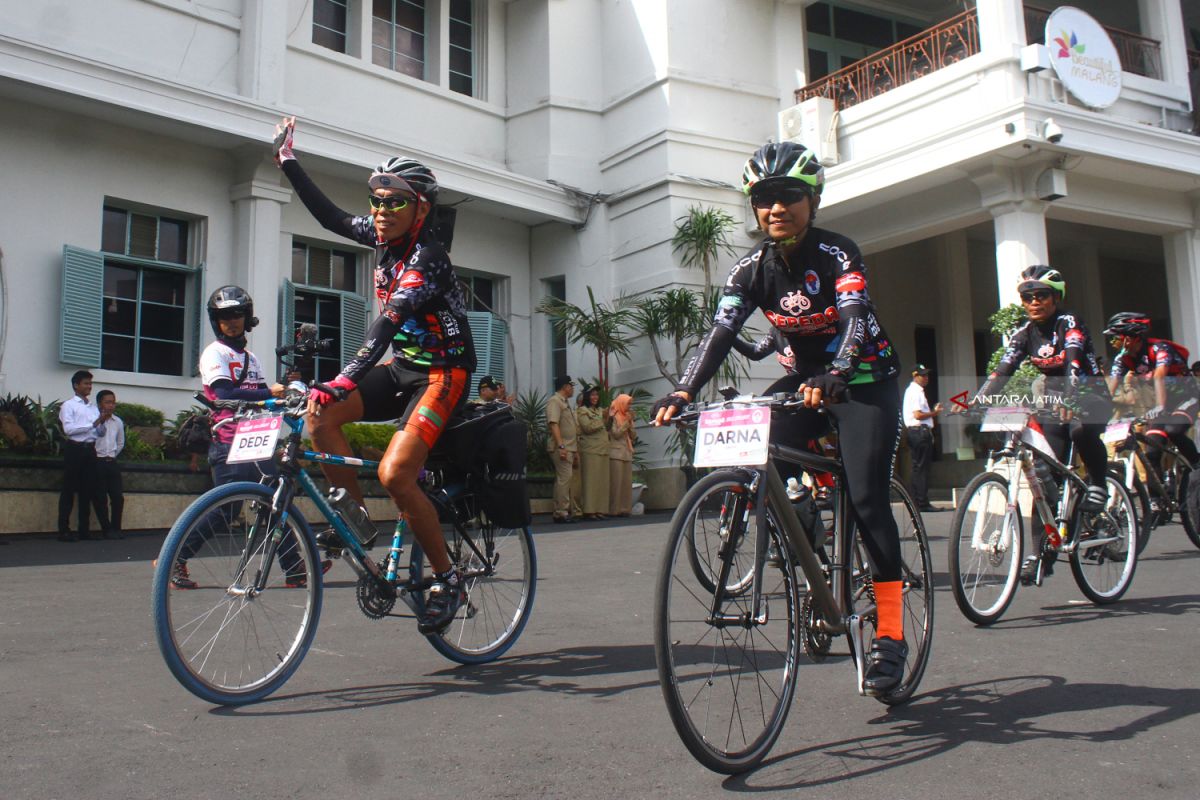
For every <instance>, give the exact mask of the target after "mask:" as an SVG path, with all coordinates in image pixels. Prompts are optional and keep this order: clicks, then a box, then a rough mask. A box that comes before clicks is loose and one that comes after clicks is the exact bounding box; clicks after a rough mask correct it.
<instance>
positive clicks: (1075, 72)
mask: <svg viewBox="0 0 1200 800" xmlns="http://www.w3.org/2000/svg"><path fill="white" fill-rule="evenodd" d="M1046 42H1047V45H1048V47H1049V48H1050V54H1051V56H1052V58H1051V59H1050V63H1051V65H1052V66H1053V67H1054V73H1055V74H1056V75H1057V76H1058V79H1059V80H1060V81H1062V84H1063V86H1064V87H1065V88H1066V90H1067V91H1068V92H1070V93H1071V94H1072V95H1073V96H1074V97H1075V98H1076V99H1078V100H1079V101H1080V102H1081V103H1083V104H1084V105H1086V106H1089V107H1091V108H1108V107H1109V106H1111V105H1112V104H1113V103H1115V102H1116V101H1117V98H1118V97H1120V96H1121V59H1120V56H1118V55H1117V48H1116V47H1114V46H1113V43H1112V39H1110V38H1109V36H1108V31H1106V30H1104V27H1103V26H1102V25H1101V24H1100V23H1099V22H1096V20H1095V19H1093V18H1092V17H1091V15H1089V14H1087V13H1086V12H1083V11H1080V10H1079V9H1078V8H1072V7H1071V6H1060V7H1059V8H1056V9H1055V10H1054V11H1053V12H1052V13H1051V14H1050V17H1049V18H1048V19H1047V20H1046Z"/></svg>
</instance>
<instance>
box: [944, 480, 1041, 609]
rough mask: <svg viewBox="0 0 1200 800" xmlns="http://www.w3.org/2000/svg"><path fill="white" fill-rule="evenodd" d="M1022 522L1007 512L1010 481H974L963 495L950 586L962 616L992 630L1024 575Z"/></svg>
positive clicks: (952, 549) (955, 529) (954, 531)
mask: <svg viewBox="0 0 1200 800" xmlns="http://www.w3.org/2000/svg"><path fill="white" fill-rule="evenodd" d="M1023 526H1024V522H1023V521H1022V519H1021V513H1020V509H1017V508H1014V509H1011V513H1010V509H1009V507H1008V481H1007V480H1005V479H1004V478H1003V477H1001V476H1000V475H997V474H996V473H994V472H985V473H983V474H981V475H976V476H975V477H974V478H973V479H972V480H971V482H970V483H968V484H967V488H965V489H964V490H963V494H962V500H961V501H960V502H959V504H958V508H957V509H956V510H955V512H954V521H953V522H952V523H951V525H950V543H949V544H950V586H951V588H952V589H953V591H954V602H956V603H957V604H958V609H959V610H960V611H962V613H963V616H964V617H966V618H967V619H969V620H971V622H974V623H975V624H976V625H991V624H992V623H993V622H995V621H996V620H998V619H1000V617H1001V615H1002V614H1004V612H1005V611H1007V610H1008V606H1009V604H1010V603H1012V601H1013V597H1015V596H1016V593H1017V584H1018V581H1019V579H1020V573H1021V548H1022V546H1023V541H1024V531H1023V530H1022V528H1023Z"/></svg>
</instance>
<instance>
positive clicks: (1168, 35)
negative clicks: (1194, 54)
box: [1138, 0, 1189, 87]
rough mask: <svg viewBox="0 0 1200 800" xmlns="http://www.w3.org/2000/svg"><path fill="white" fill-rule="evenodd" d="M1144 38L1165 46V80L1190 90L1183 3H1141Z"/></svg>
mask: <svg viewBox="0 0 1200 800" xmlns="http://www.w3.org/2000/svg"><path fill="white" fill-rule="evenodd" d="M1138 17H1139V21H1140V23H1141V26H1142V35H1143V36H1148V37H1150V38H1151V39H1157V40H1158V41H1160V42H1162V48H1161V50H1160V53H1161V54H1162V70H1163V74H1162V79H1163V80H1164V81H1166V82H1167V83H1173V84H1175V85H1176V86H1184V87H1186V86H1188V85H1189V84H1188V55H1187V51H1188V39H1187V34H1186V31H1187V28H1186V27H1185V26H1184V24H1183V8H1182V4H1181V3H1180V0H1138Z"/></svg>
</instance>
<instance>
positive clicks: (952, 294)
mask: <svg viewBox="0 0 1200 800" xmlns="http://www.w3.org/2000/svg"><path fill="white" fill-rule="evenodd" d="M936 248H937V249H936V253H937V274H938V284H939V287H940V288H939V292H938V298H937V302H938V303H940V304H941V320H940V322H939V328H940V334H941V335H940V336H938V345H939V347H938V350H939V351H940V352H939V353H938V363H937V364H936V365H935V367H936V369H937V371H938V375H939V376H942V379H941V381H940V382H939V384H938V385H939V387H940V388H941V394H942V397H938V398H932V399H931V405H932V404H933V403H936V402H937V401H939V400H940V401H942V402H943V403H945V411H947V412H948V411H949V410H950V404H949V403H946V398H948V397H950V396H951V395H954V394H957V393H958V392H960V391H962V390H963V389H974V388H975V387H976V386H978V385H979V384H978V382H977V381H976V376H975V374H974V373H975V325H974V320H972V318H971V265H970V259H969V257H968V255H967V232H966V231H965V230H957V231H951V232H950V233H947V234H945V235H943V236H939V237H938V238H937V243H936ZM963 431H964V427H963V426H962V425H945V426H942V452H944V453H953V452H954V451H955V450H957V449H958V448H959V447H965V446H967V445H968V444H969V442H968V441H967V437H966V436H965V435H964V434H963Z"/></svg>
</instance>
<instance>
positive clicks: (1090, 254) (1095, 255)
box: [1051, 242, 1107, 355]
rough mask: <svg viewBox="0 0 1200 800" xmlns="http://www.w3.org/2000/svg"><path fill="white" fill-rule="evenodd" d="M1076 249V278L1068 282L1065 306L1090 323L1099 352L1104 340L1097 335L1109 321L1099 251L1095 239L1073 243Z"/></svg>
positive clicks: (1101, 351)
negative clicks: (1102, 287)
mask: <svg viewBox="0 0 1200 800" xmlns="http://www.w3.org/2000/svg"><path fill="white" fill-rule="evenodd" d="M1073 249H1074V250H1075V264H1074V267H1075V269H1074V272H1075V280H1074V281H1072V282H1071V284H1070V285H1068V286H1067V301H1066V306H1067V308H1069V309H1072V310H1073V311H1075V313H1077V314H1078V315H1079V317H1080V319H1082V320H1083V321H1084V323H1085V324H1086V325H1087V326H1088V330H1089V331H1090V332H1091V334H1092V341H1094V342H1096V343H1097V347H1096V352H1097V353H1099V354H1100V355H1104V347H1103V346H1102V345H1103V341H1102V339H1097V338H1096V337H1097V336H1098V335H1099V334H1100V331H1102V330H1104V323H1105V322H1106V321H1107V318H1106V317H1105V316H1104V297H1103V296H1102V294H1101V287H1100V252H1099V250H1098V249H1097V247H1096V243H1095V242H1081V243H1079V244H1077V245H1073ZM1051 266H1053V265H1051Z"/></svg>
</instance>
